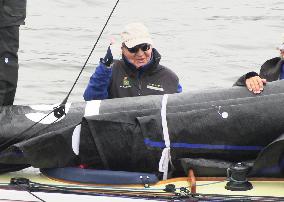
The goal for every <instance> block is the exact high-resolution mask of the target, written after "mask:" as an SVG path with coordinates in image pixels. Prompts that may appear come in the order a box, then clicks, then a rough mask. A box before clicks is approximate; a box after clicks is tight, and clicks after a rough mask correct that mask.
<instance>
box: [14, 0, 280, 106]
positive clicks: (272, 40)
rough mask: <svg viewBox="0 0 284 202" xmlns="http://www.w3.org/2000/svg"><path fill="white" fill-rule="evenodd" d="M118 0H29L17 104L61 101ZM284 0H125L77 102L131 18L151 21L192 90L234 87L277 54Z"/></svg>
mask: <svg viewBox="0 0 284 202" xmlns="http://www.w3.org/2000/svg"><path fill="white" fill-rule="evenodd" d="M115 2H116V0H77V1H69V0H28V7H27V18H26V25H24V26H22V27H21V31H20V50H19V61H20V71H19V83H18V90H17V94H16V100H15V104H54V103H59V102H61V101H62V100H63V99H64V98H65V96H66V95H67V93H68V91H69V90H70V88H71V86H72V84H73V82H74V81H75V79H76V77H77V75H78V74H79V71H80V69H81V68H82V66H83V64H84V63H85V61H86V59H87V57H88V55H89V53H90V51H91V49H92V47H93V45H94V43H95V41H96V40H97V37H98V35H99V33H100V31H101V29H102V27H103V25H104V23H105V21H106V19H107V17H108V15H109V13H110V11H111V10H112V7H113V6H114V4H115ZM283 11H284V2H283V1H281V0H242V1H236V0H214V1H208V0H206V1H205V0H179V1H177V0H143V1H141V0H120V2H119V4H118V6H117V8H116V10H115V12H114V14H113V17H112V18H111V20H110V22H109V24H108V25H107V27H106V30H105V32H104V33H103V35H102V38H101V39H100V41H99V43H98V44H97V47H96V49H95V50H94V52H93V54H92V56H91V58H90V60H89V62H88V64H87V66H86V68H85V70H84V71H83V73H82V75H81V77H80V79H79V80H78V84H77V85H76V87H75V89H74V91H73V93H72V94H71V97H70V99H69V101H70V102H78V101H82V100H83V98H82V93H83V91H84V88H85V87H86V85H87V82H88V80H89V77H90V75H91V73H92V72H93V71H94V68H95V66H96V64H97V63H98V60H99V58H100V57H102V56H104V54H105V51H106V49H107V46H108V44H109V39H110V38H111V37H112V36H113V37H115V38H118V37H119V33H120V31H121V29H122V27H123V26H124V25H125V24H126V23H128V22H134V21H140V22H144V23H145V24H146V26H147V27H148V28H149V30H150V32H151V33H152V36H153V39H154V42H155V47H156V48H157V49H158V50H159V52H160V53H161V55H162V60H161V64H163V65H165V66H167V67H169V68H171V69H172V70H174V71H175V72H176V73H177V75H178V76H179V78H180V83H181V84H182V86H183V89H184V91H186V92H188V91H192V90H200V91H202V90H204V89H212V88H222V87H231V86H232V84H233V83H234V82H235V81H236V79H237V78H238V77H239V76H241V75H242V74H244V73H246V72H248V71H251V70H256V71H258V69H259V67H260V65H261V64H262V63H263V62H264V61H265V60H267V59H269V58H271V57H275V56H278V51H277V50H276V48H275V47H276V46H277V45H279V44H280V41H281V34H282V33H284V12H283Z"/></svg>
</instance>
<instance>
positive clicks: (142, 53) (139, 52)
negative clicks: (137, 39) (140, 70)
mask: <svg viewBox="0 0 284 202" xmlns="http://www.w3.org/2000/svg"><path fill="white" fill-rule="evenodd" d="M144 54H145V53H144V51H142V50H141V48H139V49H138V51H137V52H136V55H138V56H139V55H144Z"/></svg>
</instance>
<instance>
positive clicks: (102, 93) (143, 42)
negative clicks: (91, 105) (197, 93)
mask: <svg viewBox="0 0 284 202" xmlns="http://www.w3.org/2000/svg"><path fill="white" fill-rule="evenodd" d="M121 38H122V44H121V54H122V59H121V60H113V55H112V53H111V49H110V47H109V48H108V50H107V54H106V56H105V57H104V58H101V60H100V64H99V66H98V67H97V68H96V70H95V73H94V74H93V75H92V76H91V78H90V81H89V84H88V86H87V88H86V90H85V92H84V99H85V100H86V101H89V100H98V99H107V98H121V97H134V96H143V95H159V94H169V93H177V92H181V91H182V88H181V86H180V85H179V79H178V77H177V76H176V74H175V73H174V72H173V71H171V70H170V69H168V68H166V67H164V66H162V65H160V64H159V62H160V60H161V55H160V54H159V53H158V51H157V50H156V49H155V48H153V41H152V38H151V36H150V34H149V32H148V30H147V28H146V27H145V26H144V25H143V24H141V23H130V24H128V25H126V26H125V29H124V31H123V32H122V33H121Z"/></svg>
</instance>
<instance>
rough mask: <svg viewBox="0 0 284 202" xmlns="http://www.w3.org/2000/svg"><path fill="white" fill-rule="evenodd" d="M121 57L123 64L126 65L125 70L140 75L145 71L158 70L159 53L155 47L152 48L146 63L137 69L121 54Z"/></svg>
mask: <svg viewBox="0 0 284 202" xmlns="http://www.w3.org/2000/svg"><path fill="white" fill-rule="evenodd" d="M122 59H123V61H124V63H125V65H126V66H127V67H128V68H127V70H126V71H130V72H131V74H135V75H136V74H138V75H141V74H142V73H146V72H147V73H148V72H149V73H150V72H154V71H156V70H158V69H159V63H160V60H161V55H160V53H159V52H158V51H157V50H156V49H155V48H153V50H152V57H151V60H150V61H149V62H148V63H147V64H146V65H144V66H142V67H140V68H139V69H137V68H136V67H135V66H134V65H133V64H132V63H131V62H130V61H129V60H128V59H127V58H126V57H125V56H124V55H122Z"/></svg>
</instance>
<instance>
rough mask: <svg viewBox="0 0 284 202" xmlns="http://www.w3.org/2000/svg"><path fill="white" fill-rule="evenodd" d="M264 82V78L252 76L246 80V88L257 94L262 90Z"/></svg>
mask: <svg viewBox="0 0 284 202" xmlns="http://www.w3.org/2000/svg"><path fill="white" fill-rule="evenodd" d="M264 83H266V80H265V79H261V78H260V77H259V76H254V77H251V78H249V79H247V80H246V86H247V88H248V90H249V91H252V92H253V93H255V94H259V93H261V91H263V84H264Z"/></svg>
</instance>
